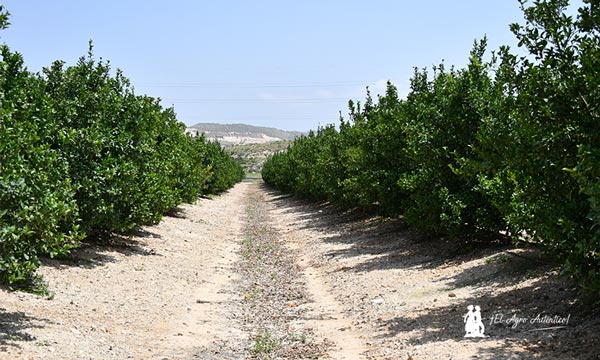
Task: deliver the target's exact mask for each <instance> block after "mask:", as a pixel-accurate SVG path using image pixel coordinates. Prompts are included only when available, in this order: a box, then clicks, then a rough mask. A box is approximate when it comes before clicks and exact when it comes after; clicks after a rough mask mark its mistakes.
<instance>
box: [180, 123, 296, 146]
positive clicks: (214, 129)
mask: <svg viewBox="0 0 600 360" xmlns="http://www.w3.org/2000/svg"><path fill="white" fill-rule="evenodd" d="M187 131H188V132H190V133H200V134H202V133H203V134H204V135H205V136H206V137H207V138H208V139H211V140H217V141H218V142H220V143H221V144H222V145H224V146H229V145H245V144H264V143H269V142H275V141H281V140H293V139H295V138H297V137H298V136H300V135H302V134H303V133H302V132H300V131H286V130H280V129H275V128H271V127H264V126H253V125H246V124H216V123H199V124H196V125H192V126H190V127H188V129H187Z"/></svg>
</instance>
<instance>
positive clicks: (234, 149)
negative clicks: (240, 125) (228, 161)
mask: <svg viewBox="0 0 600 360" xmlns="http://www.w3.org/2000/svg"><path fill="white" fill-rule="evenodd" d="M291 143H292V141H291V140H282V141H276V142H269V143H264V144H248V145H233V146H228V147H226V148H225V150H226V151H227V152H229V153H230V154H231V156H233V158H234V159H235V160H236V161H237V162H239V163H240V164H241V165H242V167H243V168H244V171H246V172H247V173H257V172H260V171H261V170H262V166H263V164H264V163H265V160H267V157H269V156H270V155H273V154H274V153H276V152H279V151H283V150H285V149H287V147H288V146H289V145H290V144H291Z"/></svg>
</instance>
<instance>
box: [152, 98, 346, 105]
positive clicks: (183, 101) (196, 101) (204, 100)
mask: <svg viewBox="0 0 600 360" xmlns="http://www.w3.org/2000/svg"><path fill="white" fill-rule="evenodd" d="M161 100H162V101H164V102H167V103H176V104H200V103H282V104H316V103H336V102H340V101H348V98H341V97H340V98H281V99H260V98H190V99H171V98H165V99H161Z"/></svg>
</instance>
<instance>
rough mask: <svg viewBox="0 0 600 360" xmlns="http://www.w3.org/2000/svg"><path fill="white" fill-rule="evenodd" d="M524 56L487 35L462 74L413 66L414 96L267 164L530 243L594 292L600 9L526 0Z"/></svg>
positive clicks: (273, 180) (597, 284) (598, 244)
mask: <svg viewBox="0 0 600 360" xmlns="http://www.w3.org/2000/svg"><path fill="white" fill-rule="evenodd" d="M521 4H522V8H523V12H524V14H525V20H526V22H525V24H524V25H516V24H515V25H512V26H511V29H512V30H513V32H514V33H515V34H516V36H517V38H518V39H519V41H520V45H522V46H524V47H525V48H526V49H527V50H528V51H529V54H530V55H529V56H527V57H523V58H519V57H517V56H515V55H512V54H511V53H510V50H509V49H508V48H507V47H502V48H500V49H499V51H498V52H497V53H496V54H494V55H493V56H492V58H491V60H490V61H487V62H486V61H484V59H483V57H484V53H485V47H486V46H485V43H486V42H485V40H484V41H481V42H478V43H476V44H475V46H474V48H473V51H472V52H471V56H470V61H469V64H468V66H467V67H466V68H464V69H455V68H450V69H449V70H448V69H447V68H446V67H445V66H444V65H443V64H442V65H440V66H438V67H435V68H434V72H433V76H431V77H430V75H429V74H428V72H427V71H426V70H415V73H414V76H413V78H412V79H411V91H410V92H409V94H408V96H407V97H406V99H404V100H401V99H398V97H397V95H396V91H395V88H394V87H393V86H392V85H391V84H388V89H387V92H386V94H385V95H384V96H380V97H378V99H377V101H373V99H372V98H371V96H370V95H369V94H368V95H367V99H366V101H365V103H364V105H363V106H361V104H360V103H357V104H355V103H354V102H350V116H349V120H348V121H345V120H344V119H342V121H341V124H340V128H339V131H336V130H335V129H334V128H333V127H332V126H329V127H326V128H324V129H319V130H318V131H317V133H316V134H310V135H309V136H307V137H303V138H300V139H298V140H297V141H296V142H294V144H293V145H292V146H291V147H290V148H289V149H288V150H287V151H285V152H282V153H279V154H276V155H274V156H272V157H271V158H270V159H269V160H268V161H267V162H266V164H265V166H264V169H263V178H264V180H265V181H266V182H267V183H270V184H273V185H275V186H277V187H279V188H281V189H283V190H286V191H293V192H297V193H300V194H304V195H309V196H313V197H316V198H320V199H327V200H329V201H331V202H334V203H337V204H341V205H344V206H358V207H361V208H368V209H372V208H374V209H377V210H378V211H381V212H384V213H387V214H401V215H403V216H404V218H405V220H406V222H407V223H409V224H411V225H413V226H415V227H416V228H417V229H419V230H421V231H423V232H426V233H429V234H437V235H450V236H455V237H456V236H460V237H478V238H481V237H489V236H499V235H500V232H501V231H502V230H507V231H506V232H504V233H505V234H509V235H511V236H512V237H513V238H514V239H515V241H527V242H530V243H535V244H537V245H538V246H539V247H541V248H542V249H544V250H546V251H548V252H549V253H551V254H554V255H556V256H557V258H559V259H560V260H561V261H563V262H564V264H565V266H564V269H565V273H567V274H569V275H572V276H574V277H575V278H576V279H577V280H578V281H579V282H580V285H581V287H582V289H583V290H585V291H591V292H596V293H599V292H600V230H599V229H600V119H599V111H598V109H600V75H599V74H600V71H599V69H600V38H599V34H600V6H599V4H598V2H597V1H593V0H586V1H584V5H583V6H582V7H581V8H580V9H579V14H578V16H577V18H576V19H574V18H572V17H570V16H568V15H566V13H565V9H566V7H567V5H568V1H566V0H547V1H534V2H533V3H532V5H531V6H528V3H527V1H525V0H522V1H521Z"/></svg>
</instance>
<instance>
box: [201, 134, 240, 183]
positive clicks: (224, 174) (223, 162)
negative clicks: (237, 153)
mask: <svg viewBox="0 0 600 360" xmlns="http://www.w3.org/2000/svg"><path fill="white" fill-rule="evenodd" d="M203 143H204V142H203ZM204 145H205V146H206V156H205V158H204V164H203V165H204V166H205V168H206V169H209V170H210V175H209V178H208V181H207V183H206V192H207V193H209V194H218V193H220V192H222V191H225V190H227V189H229V188H230V187H232V186H233V185H235V184H236V183H238V182H240V181H242V179H243V178H244V170H243V169H242V166H241V165H240V164H239V163H238V162H236V161H234V160H233V158H232V157H231V155H229V154H228V153H227V152H225V150H224V149H223V148H222V147H221V145H220V144H219V143H218V142H216V141H214V142H213V141H210V142H208V143H204Z"/></svg>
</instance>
